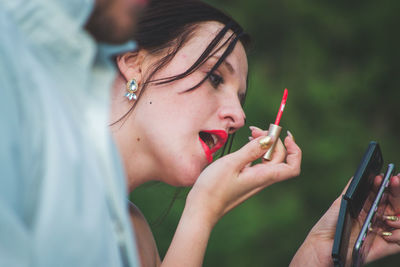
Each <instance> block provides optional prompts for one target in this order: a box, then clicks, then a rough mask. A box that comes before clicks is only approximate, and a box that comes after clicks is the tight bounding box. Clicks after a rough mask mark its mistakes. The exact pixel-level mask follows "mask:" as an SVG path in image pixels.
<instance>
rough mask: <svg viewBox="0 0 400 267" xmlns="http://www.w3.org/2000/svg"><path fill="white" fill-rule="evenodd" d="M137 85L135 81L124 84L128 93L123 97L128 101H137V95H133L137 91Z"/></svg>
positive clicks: (131, 80)
mask: <svg viewBox="0 0 400 267" xmlns="http://www.w3.org/2000/svg"><path fill="white" fill-rule="evenodd" d="M138 87H139V86H138V83H137V81H136V80H135V79H130V80H129V81H128V82H127V83H126V90H127V91H128V92H127V93H126V94H125V97H127V98H128V99H129V101H131V100H132V99H133V100H136V99H137V95H136V94H135V92H136V91H137V90H138Z"/></svg>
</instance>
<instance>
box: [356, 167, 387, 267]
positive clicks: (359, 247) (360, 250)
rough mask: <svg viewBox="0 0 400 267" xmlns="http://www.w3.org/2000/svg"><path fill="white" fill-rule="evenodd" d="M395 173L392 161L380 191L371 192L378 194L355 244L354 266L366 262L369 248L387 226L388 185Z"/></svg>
mask: <svg viewBox="0 0 400 267" xmlns="http://www.w3.org/2000/svg"><path fill="white" fill-rule="evenodd" d="M393 173H394V164H392V163H391V164H389V166H388V169H387V171H386V174H385V176H384V178H383V180H382V182H381V185H380V186H379V189H378V191H375V193H372V192H371V194H372V195H376V196H375V198H374V200H373V202H372V205H371V208H370V209H369V211H368V214H367V216H366V219H365V221H364V223H363V226H362V227H361V231H360V233H359V235H358V237H357V239H356V242H355V244H354V248H353V254H352V258H353V262H352V266H361V265H362V264H363V263H364V262H365V258H366V257H367V255H368V252H369V249H370V248H371V245H372V243H373V242H374V240H375V237H376V235H377V234H380V232H382V229H384V227H385V222H384V218H383V215H384V212H385V209H386V207H387V205H388V195H387V187H388V185H389V182H390V178H391V177H392V176H393Z"/></svg>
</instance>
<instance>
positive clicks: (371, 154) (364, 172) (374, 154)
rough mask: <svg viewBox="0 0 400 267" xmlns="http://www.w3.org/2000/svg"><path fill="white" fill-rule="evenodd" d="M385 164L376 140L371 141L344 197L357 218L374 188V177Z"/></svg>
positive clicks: (352, 214) (352, 213)
mask: <svg viewBox="0 0 400 267" xmlns="http://www.w3.org/2000/svg"><path fill="white" fill-rule="evenodd" d="M382 166H383V157H382V152H381V149H380V147H379V144H378V143H377V142H375V141H372V142H370V143H369V145H368V148H367V150H366V152H365V153H364V156H363V158H362V159H361V162H360V164H359V165H358V168H357V170H356V172H355V174H354V176H353V180H352V181H351V183H350V185H349V188H347V190H346V193H345V194H344V198H345V199H347V201H348V202H349V206H350V207H349V209H350V214H351V216H352V217H353V218H357V216H358V214H359V213H360V210H361V209H362V207H363V206H364V203H365V200H366V199H367V197H368V193H369V191H370V190H371V188H372V185H373V180H374V178H375V177H376V176H377V175H378V174H379V173H380V171H381V169H382Z"/></svg>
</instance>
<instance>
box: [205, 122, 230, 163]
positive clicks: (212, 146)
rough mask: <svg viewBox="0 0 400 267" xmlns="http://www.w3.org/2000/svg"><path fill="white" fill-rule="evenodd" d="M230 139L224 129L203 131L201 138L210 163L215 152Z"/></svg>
mask: <svg viewBox="0 0 400 267" xmlns="http://www.w3.org/2000/svg"><path fill="white" fill-rule="evenodd" d="M227 139H228V134H227V133H226V132H225V131H223V130H212V131H201V132H200V133H199V140H200V143H201V144H202V146H203V149H204V152H205V154H206V157H207V161H208V163H211V162H212V161H213V154H214V153H215V152H217V151H218V149H220V148H221V147H222V146H223V145H224V144H225V143H226V140H227Z"/></svg>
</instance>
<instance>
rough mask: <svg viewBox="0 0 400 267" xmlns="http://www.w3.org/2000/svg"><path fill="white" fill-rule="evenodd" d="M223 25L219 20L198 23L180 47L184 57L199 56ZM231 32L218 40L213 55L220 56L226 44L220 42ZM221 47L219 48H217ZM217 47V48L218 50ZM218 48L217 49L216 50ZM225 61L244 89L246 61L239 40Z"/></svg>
mask: <svg viewBox="0 0 400 267" xmlns="http://www.w3.org/2000/svg"><path fill="white" fill-rule="evenodd" d="M223 27H224V25H223V24H221V23H219V22H204V23H201V24H199V25H198V26H197V27H196V29H195V30H194V32H193V35H192V37H191V38H190V40H188V42H187V43H186V44H185V45H184V47H182V49H181V51H180V52H181V53H183V54H184V55H185V57H186V56H187V57H193V58H194V60H195V59H197V58H198V57H200V55H201V54H202V53H203V51H204V50H205V49H206V48H207V47H208V45H209V44H210V43H211V41H212V40H213V39H214V38H215V36H216V35H217V34H218V33H219V32H220V31H221V29H222V28H223ZM232 33H233V32H232V31H231V30H229V31H228V32H227V33H226V34H225V36H224V37H223V38H222V39H221V40H220V42H219V44H218V45H217V46H216V48H215V49H214V50H213V51H212V52H211V53H210V55H211V54H214V53H215V54H214V56H215V57H220V56H222V54H223V53H224V51H225V50H226V48H227V46H228V44H229V43H228V44H226V45H225V46H223V47H221V46H222V44H224V43H225V41H227V40H228V39H229V37H230V36H231V34H232ZM219 48H221V49H219ZM218 49H219V50H218ZM217 50H218V51H217ZM225 61H226V62H227V63H228V64H229V65H230V66H232V68H233V73H235V75H237V77H238V78H240V80H241V81H240V83H241V87H242V88H243V89H244V90H245V89H246V79H247V71H248V65H247V64H248V63H247V55H246V51H245V49H244V47H243V45H242V44H241V42H240V41H239V42H237V43H236V45H235V48H234V49H233V51H232V53H230V54H229V55H228V57H227V58H226V59H225Z"/></svg>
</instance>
